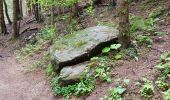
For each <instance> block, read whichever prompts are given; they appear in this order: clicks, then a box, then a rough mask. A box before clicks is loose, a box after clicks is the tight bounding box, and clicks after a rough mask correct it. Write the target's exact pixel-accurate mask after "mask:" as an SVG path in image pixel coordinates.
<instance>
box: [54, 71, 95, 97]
mask: <svg viewBox="0 0 170 100" xmlns="http://www.w3.org/2000/svg"><path fill="white" fill-rule="evenodd" d="M51 86H52V91H53V93H54V95H62V96H64V97H65V98H66V99H69V97H70V96H71V95H76V96H81V95H83V94H85V93H91V92H92V91H93V90H94V88H95V78H94V77H91V76H90V75H89V74H87V73H86V72H85V73H84V74H83V75H82V78H81V79H80V82H77V83H75V84H72V85H66V86H63V85H62V84H61V79H60V77H57V76H56V77H54V78H52V80H51Z"/></svg>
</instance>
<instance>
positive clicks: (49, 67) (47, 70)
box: [46, 63, 56, 76]
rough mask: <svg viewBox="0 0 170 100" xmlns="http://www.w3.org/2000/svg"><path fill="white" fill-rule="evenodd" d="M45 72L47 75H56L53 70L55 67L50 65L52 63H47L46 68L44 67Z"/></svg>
mask: <svg viewBox="0 0 170 100" xmlns="http://www.w3.org/2000/svg"><path fill="white" fill-rule="evenodd" d="M46 73H47V75H48V76H55V75H56V72H55V69H54V67H53V66H52V64H51V63H50V64H48V66H47V69H46Z"/></svg>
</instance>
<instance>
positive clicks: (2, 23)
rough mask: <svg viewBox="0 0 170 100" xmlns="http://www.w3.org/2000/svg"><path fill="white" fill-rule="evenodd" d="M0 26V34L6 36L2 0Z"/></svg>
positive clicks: (1, 2)
mask: <svg viewBox="0 0 170 100" xmlns="http://www.w3.org/2000/svg"><path fill="white" fill-rule="evenodd" d="M0 25H1V31H0V33H3V34H7V29H6V25H5V19H4V13H3V0H1V1H0Z"/></svg>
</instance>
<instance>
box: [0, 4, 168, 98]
mask: <svg viewBox="0 0 170 100" xmlns="http://www.w3.org/2000/svg"><path fill="white" fill-rule="evenodd" d="M134 8H135V7H134ZM133 10H134V9H133ZM133 12H136V15H140V13H141V12H140V11H139V9H138V8H136V9H135V11H133ZM169 23H170V20H169V21H165V23H163V24H161V25H160V30H161V31H165V32H167V33H168V34H167V35H164V36H153V37H152V38H153V40H154V43H153V47H152V48H151V50H150V51H143V52H144V55H142V56H140V57H139V61H135V60H123V61H120V64H119V66H117V67H116V68H114V69H113V70H112V72H111V74H112V79H113V80H116V79H119V78H120V79H122V80H123V79H130V84H129V85H128V87H127V92H126V93H125V94H124V95H123V98H124V100H141V99H142V98H141V96H140V93H139V92H140V86H138V85H136V83H137V82H140V81H141V80H142V77H146V78H148V79H149V80H152V81H154V80H156V76H157V74H158V71H157V70H156V68H155V67H154V66H155V65H156V64H158V63H159V58H160V55H161V54H163V53H166V52H168V51H169V50H170V45H169V44H170V24H169ZM6 37H7V36H5V37H2V38H6ZM5 42H6V40H5V39H1V38H0V100H63V98H58V97H57V98H56V97H54V96H53V95H52V92H51V87H50V84H49V80H48V78H47V77H46V75H45V73H44V71H43V70H38V71H34V72H30V73H25V72H23V66H25V65H24V64H23V63H22V64H20V63H18V62H17V61H16V58H15V55H14V50H13V48H12V47H10V48H6V46H4V45H7V44H6V43H5ZM28 63H29V62H28ZM28 63H27V64H28ZM115 85H116V83H115V82H113V83H111V84H107V83H101V84H98V85H97V86H96V89H95V90H94V92H92V93H91V94H90V95H88V96H85V98H81V99H80V100H99V98H100V97H103V96H104V95H108V92H107V89H108V88H110V87H114V86H115ZM154 94H155V95H154V97H153V100H163V98H162V96H161V93H159V92H158V91H157V90H155V93H154ZM72 100H77V99H75V98H73V99H72Z"/></svg>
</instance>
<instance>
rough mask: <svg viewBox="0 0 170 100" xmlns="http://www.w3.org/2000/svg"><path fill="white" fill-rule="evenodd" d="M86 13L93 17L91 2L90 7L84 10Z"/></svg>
mask: <svg viewBox="0 0 170 100" xmlns="http://www.w3.org/2000/svg"><path fill="white" fill-rule="evenodd" d="M86 12H87V14H89V15H91V16H93V15H94V8H93V3H92V1H91V3H90V6H88V7H87V8H86Z"/></svg>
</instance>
